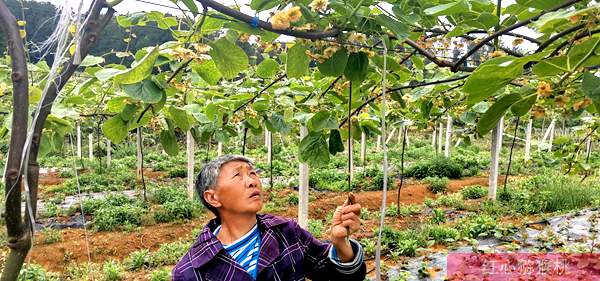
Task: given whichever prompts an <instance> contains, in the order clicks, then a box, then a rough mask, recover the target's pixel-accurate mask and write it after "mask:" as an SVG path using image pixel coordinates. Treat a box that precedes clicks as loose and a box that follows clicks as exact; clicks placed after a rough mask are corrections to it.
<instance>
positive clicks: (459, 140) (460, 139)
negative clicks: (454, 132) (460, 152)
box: [454, 138, 462, 147]
mask: <svg viewBox="0 0 600 281" xmlns="http://www.w3.org/2000/svg"><path fill="white" fill-rule="evenodd" d="M461 142H462V138H459V139H458V140H457V141H456V144H455V145H454V147H458V146H459V145H460V143H461Z"/></svg>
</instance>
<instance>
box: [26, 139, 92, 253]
mask: <svg viewBox="0 0 600 281" xmlns="http://www.w3.org/2000/svg"><path fill="white" fill-rule="evenodd" d="M69 143H70V144H71V154H73V155H72V156H73V157H72V159H73V173H74V174H75V182H76V183H77V197H78V198H79V209H80V211H81V219H82V220H83V232H84V233H85V250H86V252H87V256H88V263H90V264H91V263H92V254H91V252H90V240H89V234H88V231H87V226H86V222H85V213H84V211H83V198H82V196H81V184H80V183H79V173H78V171H77V163H75V158H76V156H75V145H74V144H73V135H72V134H70V133H69ZM31 245H33V243H31Z"/></svg>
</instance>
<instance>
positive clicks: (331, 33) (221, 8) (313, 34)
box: [196, 0, 340, 39]
mask: <svg viewBox="0 0 600 281" xmlns="http://www.w3.org/2000/svg"><path fill="white" fill-rule="evenodd" d="M196 1H198V2H200V3H201V4H202V5H206V6H208V7H210V8H213V9H214V10H216V11H218V12H221V13H223V14H225V15H227V16H230V17H232V18H235V19H237V20H240V21H243V22H245V23H247V24H249V25H252V24H253V23H254V24H256V26H257V27H259V28H262V29H264V30H267V31H271V32H274V33H278V34H284V35H289V36H293V37H296V38H304V39H321V38H327V37H335V36H337V35H338V34H339V33H340V30H339V29H337V28H332V29H330V30H325V31H298V30H291V29H284V30H279V29H275V28H273V26H272V25H271V23H268V22H266V21H262V20H258V21H256V20H255V19H254V17H252V16H249V15H247V14H244V13H242V12H240V11H237V10H234V9H232V8H229V7H227V6H225V5H223V4H221V3H219V2H217V1H213V0H196Z"/></svg>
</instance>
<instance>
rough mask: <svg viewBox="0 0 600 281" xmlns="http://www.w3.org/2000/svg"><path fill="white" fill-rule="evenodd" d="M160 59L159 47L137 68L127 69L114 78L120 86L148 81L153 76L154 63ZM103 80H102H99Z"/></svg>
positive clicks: (143, 59) (136, 66) (147, 55)
mask: <svg viewBox="0 0 600 281" xmlns="http://www.w3.org/2000/svg"><path fill="white" fill-rule="evenodd" d="M156 58H158V47H154V49H152V51H151V52H149V53H148V54H146V56H144V57H143V58H142V59H141V60H140V61H139V62H138V63H137V64H136V65H135V66H133V67H132V68H130V69H126V70H124V71H123V72H121V73H119V74H118V75H116V76H115V77H114V80H115V82H116V83H119V84H135V83H138V82H140V81H142V80H144V79H146V78H147V77H148V76H149V75H150V74H152V68H153V67H154V62H155V61H156ZM98 79H99V80H101V79H100V78H98Z"/></svg>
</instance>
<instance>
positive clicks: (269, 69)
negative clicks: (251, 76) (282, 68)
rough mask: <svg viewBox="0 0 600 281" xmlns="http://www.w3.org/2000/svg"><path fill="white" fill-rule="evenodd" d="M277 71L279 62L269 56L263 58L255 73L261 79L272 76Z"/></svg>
mask: <svg viewBox="0 0 600 281" xmlns="http://www.w3.org/2000/svg"><path fill="white" fill-rule="evenodd" d="M278 71H279V63H277V61H276V60H274V59H271V58H268V59H265V60H263V61H262V62H261V63H260V64H259V65H258V66H257V67H256V75H258V77H260V78H263V79H267V78H272V77H273V76H275V74H277V72H278Z"/></svg>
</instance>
